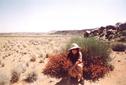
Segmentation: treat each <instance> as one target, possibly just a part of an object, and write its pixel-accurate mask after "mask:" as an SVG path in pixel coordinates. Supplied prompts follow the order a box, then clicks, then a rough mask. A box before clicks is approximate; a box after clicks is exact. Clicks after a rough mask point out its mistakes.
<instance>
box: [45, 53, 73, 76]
mask: <svg viewBox="0 0 126 85" xmlns="http://www.w3.org/2000/svg"><path fill="white" fill-rule="evenodd" d="M70 66H71V63H70V62H69V61H67V58H66V55H65V54H56V55H52V56H49V61H48V63H47V64H46V66H45V68H44V70H43V73H44V74H45V75H48V76H51V77H56V78H62V77H66V76H67V73H68V68H69V67H70Z"/></svg>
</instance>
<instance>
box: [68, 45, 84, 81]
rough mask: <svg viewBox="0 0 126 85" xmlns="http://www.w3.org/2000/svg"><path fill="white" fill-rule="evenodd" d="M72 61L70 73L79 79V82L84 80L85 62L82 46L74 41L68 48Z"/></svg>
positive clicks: (69, 57)
mask: <svg viewBox="0 0 126 85" xmlns="http://www.w3.org/2000/svg"><path fill="white" fill-rule="evenodd" d="M67 59H69V60H70V61H71V62H72V67H71V68H70V69H69V72H68V74H69V75H70V76H71V77H72V78H75V79H77V81H78V82H81V83H82V81H83V62H82V53H81V51H80V47H79V46H78V45H77V44H76V43H73V44H72V45H71V47H70V49H69V50H68V57H67Z"/></svg>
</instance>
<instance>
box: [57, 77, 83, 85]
mask: <svg viewBox="0 0 126 85" xmlns="http://www.w3.org/2000/svg"><path fill="white" fill-rule="evenodd" d="M55 85H79V83H78V81H77V79H75V78H63V79H62V80H60V81H59V82H57V83H56V84H55ZM81 85H84V84H81Z"/></svg>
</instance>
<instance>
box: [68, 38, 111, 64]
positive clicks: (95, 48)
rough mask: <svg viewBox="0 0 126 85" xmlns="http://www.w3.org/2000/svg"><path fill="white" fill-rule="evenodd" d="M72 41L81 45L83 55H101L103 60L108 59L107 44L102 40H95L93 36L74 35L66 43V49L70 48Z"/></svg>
mask: <svg viewBox="0 0 126 85" xmlns="http://www.w3.org/2000/svg"><path fill="white" fill-rule="evenodd" d="M72 43H77V44H78V45H79V46H80V47H81V51H82V54H83V57H84V58H85V57H101V58H102V59H103V60H104V62H107V61H108V60H110V57H109V54H110V50H109V45H108V44H107V43H105V42H104V41H101V40H97V39H96V38H94V37H90V38H83V37H75V38H72V39H71V40H70V42H69V43H68V44H67V45H66V50H67V49H69V48H70V45H71V44H72Z"/></svg>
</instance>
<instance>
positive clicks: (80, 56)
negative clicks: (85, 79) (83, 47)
mask: <svg viewBox="0 0 126 85" xmlns="http://www.w3.org/2000/svg"><path fill="white" fill-rule="evenodd" d="M79 63H82V53H81V52H79V58H78V60H77V61H76V64H79Z"/></svg>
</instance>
